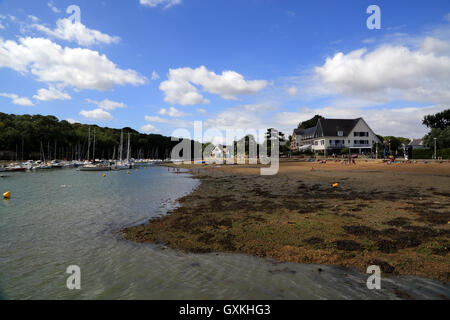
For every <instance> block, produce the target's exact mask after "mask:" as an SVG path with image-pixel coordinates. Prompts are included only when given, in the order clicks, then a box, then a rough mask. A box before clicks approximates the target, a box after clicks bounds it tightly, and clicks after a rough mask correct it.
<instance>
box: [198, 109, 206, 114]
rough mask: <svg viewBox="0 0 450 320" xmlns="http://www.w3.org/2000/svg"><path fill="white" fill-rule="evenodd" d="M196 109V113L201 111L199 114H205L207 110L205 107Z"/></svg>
mask: <svg viewBox="0 0 450 320" xmlns="http://www.w3.org/2000/svg"><path fill="white" fill-rule="evenodd" d="M196 111H197V112H198V113H201V114H206V113H207V111H206V110H205V109H202V108H197V109H196Z"/></svg>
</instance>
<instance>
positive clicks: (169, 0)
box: [139, 0, 181, 9]
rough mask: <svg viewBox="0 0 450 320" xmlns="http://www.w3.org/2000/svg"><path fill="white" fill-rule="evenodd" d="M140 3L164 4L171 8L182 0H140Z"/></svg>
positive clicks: (150, 5)
mask: <svg viewBox="0 0 450 320" xmlns="http://www.w3.org/2000/svg"><path fill="white" fill-rule="evenodd" d="M139 3H140V4H141V5H143V6H147V7H151V8H154V7H157V6H163V7H164V9H167V8H170V7H172V6H175V5H177V4H180V3H181V0H139Z"/></svg>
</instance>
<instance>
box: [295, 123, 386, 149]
mask: <svg viewBox="0 0 450 320" xmlns="http://www.w3.org/2000/svg"><path fill="white" fill-rule="evenodd" d="M336 133H337V135H333V136H317V134H315V135H313V134H311V133H310V132H309V134H304V135H297V136H296V144H297V148H298V150H299V149H301V148H302V147H305V146H308V145H311V150H312V151H324V150H327V152H333V150H338V149H343V148H349V149H351V150H352V151H353V152H363V151H370V150H371V149H372V146H373V144H374V143H381V141H380V140H379V138H378V137H377V135H376V134H375V133H374V132H373V131H372V129H370V127H369V126H368V125H367V123H366V122H365V121H364V119H362V118H359V119H358V122H357V123H356V125H355V126H354V127H353V129H352V130H351V131H350V132H349V133H348V135H344V132H343V131H339V130H336Z"/></svg>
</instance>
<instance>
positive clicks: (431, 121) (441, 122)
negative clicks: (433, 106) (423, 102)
mask: <svg viewBox="0 0 450 320" xmlns="http://www.w3.org/2000/svg"><path fill="white" fill-rule="evenodd" d="M422 124H423V125H425V126H427V127H428V128H430V129H437V128H439V129H442V130H443V129H445V128H447V127H448V126H450V109H447V110H444V111H442V112H439V113H436V114H434V115H428V116H425V117H424V118H423V121H422Z"/></svg>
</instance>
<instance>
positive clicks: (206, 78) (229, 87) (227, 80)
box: [159, 66, 268, 105]
mask: <svg viewBox="0 0 450 320" xmlns="http://www.w3.org/2000/svg"><path fill="white" fill-rule="evenodd" d="M267 84H268V82H267V81H265V80H253V81H246V80H245V79H244V77H243V76H242V75H240V74H239V73H237V72H234V71H223V72H222V74H221V75H218V74H216V73H214V72H212V71H208V70H207V69H206V68H205V67H204V66H201V67H199V68H196V69H191V68H179V69H170V70H169V79H168V80H166V81H163V82H161V84H160V86H159V88H160V89H161V90H162V91H164V93H165V95H166V96H165V98H164V101H167V102H169V103H177V104H181V105H195V104H201V103H203V104H206V103H209V101H208V100H207V99H205V98H203V96H202V95H201V94H200V93H199V92H198V89H197V88H196V87H195V86H194V85H197V86H200V87H201V88H202V90H203V91H205V92H208V93H212V94H218V95H220V96H221V97H222V98H224V99H236V95H239V94H254V93H257V92H258V91H260V90H262V89H264V88H265V87H266V86H267Z"/></svg>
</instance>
